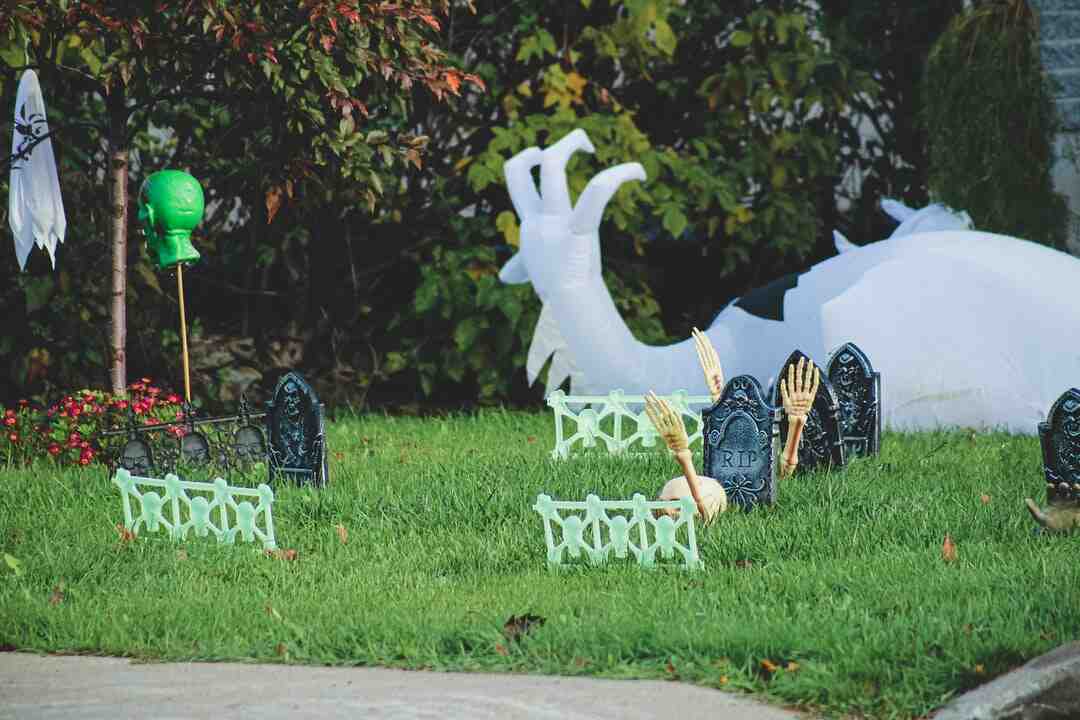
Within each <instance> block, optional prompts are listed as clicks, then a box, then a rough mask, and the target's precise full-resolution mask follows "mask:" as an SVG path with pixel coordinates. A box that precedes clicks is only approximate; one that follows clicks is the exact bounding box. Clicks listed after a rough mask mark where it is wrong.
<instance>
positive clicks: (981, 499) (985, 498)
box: [979, 493, 990, 505]
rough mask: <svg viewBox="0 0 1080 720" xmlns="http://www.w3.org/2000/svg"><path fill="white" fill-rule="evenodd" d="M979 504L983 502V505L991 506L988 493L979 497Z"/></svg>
mask: <svg viewBox="0 0 1080 720" xmlns="http://www.w3.org/2000/svg"><path fill="white" fill-rule="evenodd" d="M979 502H981V503H982V504H983V505H989V504H990V496H989V495H987V494H986V493H983V494H982V495H980V496H979Z"/></svg>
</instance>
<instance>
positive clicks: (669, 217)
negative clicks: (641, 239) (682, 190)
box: [663, 207, 687, 238]
mask: <svg viewBox="0 0 1080 720" xmlns="http://www.w3.org/2000/svg"><path fill="white" fill-rule="evenodd" d="M663 224H664V229H665V230H667V231H668V232H669V233H671V236H672V237H674V238H677V237H679V236H680V235H682V234H683V231H684V230H686V224H687V220H686V215H684V214H683V213H682V211H681V210H679V209H678V208H675V207H669V208H668V209H667V210H665V211H664V218H663Z"/></svg>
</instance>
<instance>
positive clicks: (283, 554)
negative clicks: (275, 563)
mask: <svg viewBox="0 0 1080 720" xmlns="http://www.w3.org/2000/svg"><path fill="white" fill-rule="evenodd" d="M265 554H266V557H269V558H274V559H275V560H295V559H296V557H297V553H296V551H295V550H283V549H281V548H277V549H276V550H267V551H266V553H265Z"/></svg>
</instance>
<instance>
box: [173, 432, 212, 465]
mask: <svg viewBox="0 0 1080 720" xmlns="http://www.w3.org/2000/svg"><path fill="white" fill-rule="evenodd" d="M210 459H211V458H210V441H209V440H208V439H207V438H206V435H204V434H202V433H201V432H199V431H198V430H195V429H194V427H192V428H189V429H188V431H187V433H186V434H185V435H184V436H183V437H182V438H180V462H182V463H185V464H188V465H198V466H201V465H209V464H210Z"/></svg>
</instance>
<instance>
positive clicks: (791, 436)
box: [780, 417, 806, 478]
mask: <svg viewBox="0 0 1080 720" xmlns="http://www.w3.org/2000/svg"><path fill="white" fill-rule="evenodd" d="M804 427H806V418H805V417H796V418H790V419H789V420H788V431H787V439H786V441H785V442H784V449H783V450H782V451H781V453H780V477H782V478H786V477H790V476H791V474H792V473H793V472H795V468H796V467H798V465H799V443H800V442H801V441H802V433H803V428H804Z"/></svg>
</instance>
